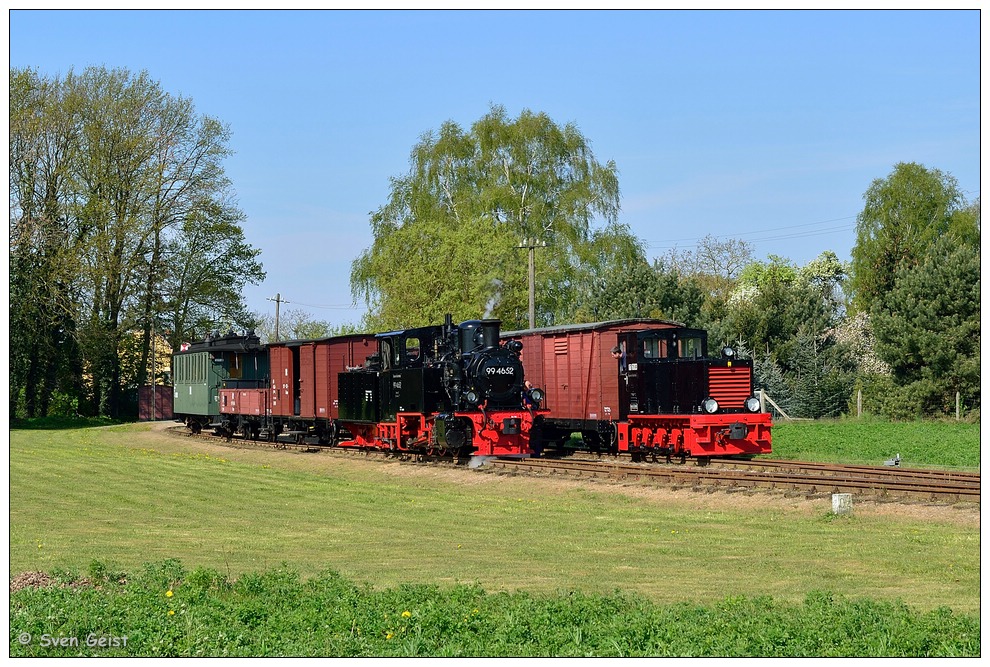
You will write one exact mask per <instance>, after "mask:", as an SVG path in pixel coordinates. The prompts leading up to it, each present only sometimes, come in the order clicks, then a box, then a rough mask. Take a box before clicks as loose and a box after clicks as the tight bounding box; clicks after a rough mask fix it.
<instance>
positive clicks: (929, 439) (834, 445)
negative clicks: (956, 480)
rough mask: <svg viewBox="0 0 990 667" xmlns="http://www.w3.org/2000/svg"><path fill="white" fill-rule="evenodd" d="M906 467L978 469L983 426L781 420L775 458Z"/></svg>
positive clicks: (776, 432)
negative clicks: (896, 463) (894, 461)
mask: <svg viewBox="0 0 990 667" xmlns="http://www.w3.org/2000/svg"><path fill="white" fill-rule="evenodd" d="M898 454H900V456H901V465H902V466H905V467H945V468H958V469H961V470H974V471H976V470H978V469H979V466H980V425H979V424H971V423H966V422H957V421H948V420H946V421H938V422H935V421H917V422H889V421H884V420H880V419H872V418H864V419H860V420H857V419H842V420H821V421H794V422H788V421H780V422H777V423H775V424H774V428H773V454H772V455H771V457H772V458H788V459H798V460H802V461H825V462H833V463H866V464H870V465H881V464H882V463H883V462H884V461H886V460H888V459H893V458H894V457H895V456H896V455H898Z"/></svg>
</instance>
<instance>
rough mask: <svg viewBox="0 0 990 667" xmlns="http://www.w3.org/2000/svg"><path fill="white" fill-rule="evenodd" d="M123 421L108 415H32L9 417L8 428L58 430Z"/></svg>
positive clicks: (115, 423) (15, 429)
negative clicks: (29, 416)
mask: <svg viewBox="0 0 990 667" xmlns="http://www.w3.org/2000/svg"><path fill="white" fill-rule="evenodd" d="M123 423H125V422H123V421H120V420H117V419H110V418H109V417H34V418H31V419H11V420H10V430H11V431H17V430H35V431H45V430H48V431H59V430H68V429H75V428H92V427H96V426H115V425H117V424H123Z"/></svg>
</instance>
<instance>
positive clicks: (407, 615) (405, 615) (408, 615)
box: [402, 611, 412, 618]
mask: <svg viewBox="0 0 990 667" xmlns="http://www.w3.org/2000/svg"><path fill="white" fill-rule="evenodd" d="M410 616H412V614H410V613H409V612H408V611H404V612H402V618H409V617H410Z"/></svg>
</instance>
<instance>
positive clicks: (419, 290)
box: [351, 106, 637, 329]
mask: <svg viewBox="0 0 990 667" xmlns="http://www.w3.org/2000/svg"><path fill="white" fill-rule="evenodd" d="M618 210H619V186H618V179H617V176H616V168H615V165H614V164H613V163H611V162H608V163H605V164H602V163H600V162H598V160H596V159H595V157H594V155H593V154H592V152H591V148H590V146H589V144H588V141H587V140H586V139H585V138H584V136H583V135H582V134H581V133H580V132H579V131H578V129H577V127H576V126H575V125H573V124H566V125H564V126H562V127H561V126H559V125H557V124H556V123H554V122H553V121H552V120H551V119H550V118H549V117H548V116H547V115H546V114H542V113H540V114H536V113H533V112H531V111H529V110H524V111H523V112H522V113H521V114H520V115H519V117H518V118H516V119H509V118H508V117H507V115H506V111H505V109H504V108H503V107H500V106H493V107H492V108H491V110H490V111H489V113H488V114H486V115H485V116H484V117H482V118H481V119H480V120H478V121H477V122H475V123H474V124H473V125H472V126H471V129H470V130H469V131H467V132H465V131H464V130H462V129H461V128H460V127H459V126H458V125H457V124H456V123H454V122H453V121H448V122H446V123H444V124H443V125H442V126H441V127H440V129H439V131H437V132H428V133H426V134H424V135H423V136H422V138H421V139H420V141H419V143H417V144H416V146H415V147H414V148H413V150H412V153H411V156H410V169H409V172H408V173H407V174H406V175H405V176H401V177H396V178H393V179H391V192H390V195H389V200H388V202H387V203H386V204H385V205H383V206H382V207H380V208H379V209H378V210H377V211H376V212H375V213H373V214H372V216H371V227H372V231H373V233H374V237H375V240H374V242H373V244H372V246H371V247H370V248H369V249H367V250H365V251H364V252H363V253H362V254H361V255H360V256H359V257H358V258H357V259H356V260H355V261H354V263H353V265H352V270H351V289H352V293H353V294H354V296H355V298H362V299H364V300H365V301H366V302H367V303H368V304H369V306H370V310H371V312H370V317H369V318H368V321H367V322H366V325H367V326H368V328H370V329H375V328H391V327H408V326H416V325H423V324H427V323H430V322H436V321H437V317H438V316H440V315H441V311H447V312H453V313H454V314H455V316H456V317H457V318H459V319H465V318H468V317H480V316H482V315H485V314H486V313H487V314H489V315H492V316H495V317H499V318H501V319H502V320H503V321H504V322H505V323H506V326H508V327H522V326H525V324H526V315H525V313H526V311H527V306H526V303H527V301H528V297H527V292H528V287H527V277H526V276H527V268H526V267H527V260H528V257H527V256H526V253H525V252H522V251H521V250H520V248H519V245H520V242H522V241H523V239H538V240H539V241H540V242H545V243H546V247H540V248H539V249H538V250H537V251H536V275H537V287H536V290H537V294H538V299H537V302H538V318H537V319H538V320H539V322H540V323H542V324H546V323H549V322H553V321H555V320H561V319H566V318H567V317H569V316H571V315H572V314H573V313H574V312H575V311H576V308H577V306H578V303H579V300H580V291H581V288H582V286H584V285H586V284H587V280H588V276H589V275H590V274H593V273H594V271H593V270H589V264H591V263H594V262H596V261H603V258H602V253H603V250H604V251H605V252H604V254H605V255H606V256H608V257H612V256H615V255H616V254H621V253H628V251H629V249H630V248H631V247H633V246H635V245H636V244H637V242H636V241H635V239H632V238H631V237H630V236H629V235H628V233H627V232H624V231H623V228H621V227H615V226H613V227H610V228H607V229H608V231H607V232H605V233H598V232H596V231H595V230H594V229H593V226H592V222H593V221H594V220H595V219H596V218H598V217H601V218H602V219H604V220H605V222H606V223H607V224H612V223H614V222H615V219H616V216H617V214H618ZM609 235H611V237H612V239H613V241H616V240H619V239H620V238H621V242H618V243H612V244H611V246H610V247H611V248H613V249H614V251H609V249H608V248H604V244H602V243H596V241H601V239H602V238H604V237H606V236H609ZM604 261H608V260H607V258H606V259H605V260H604Z"/></svg>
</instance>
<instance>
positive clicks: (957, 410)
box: [956, 391, 960, 421]
mask: <svg viewBox="0 0 990 667" xmlns="http://www.w3.org/2000/svg"><path fill="white" fill-rule="evenodd" d="M959 419H960V411H959V392H958V391H957V392H956V421H959Z"/></svg>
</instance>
